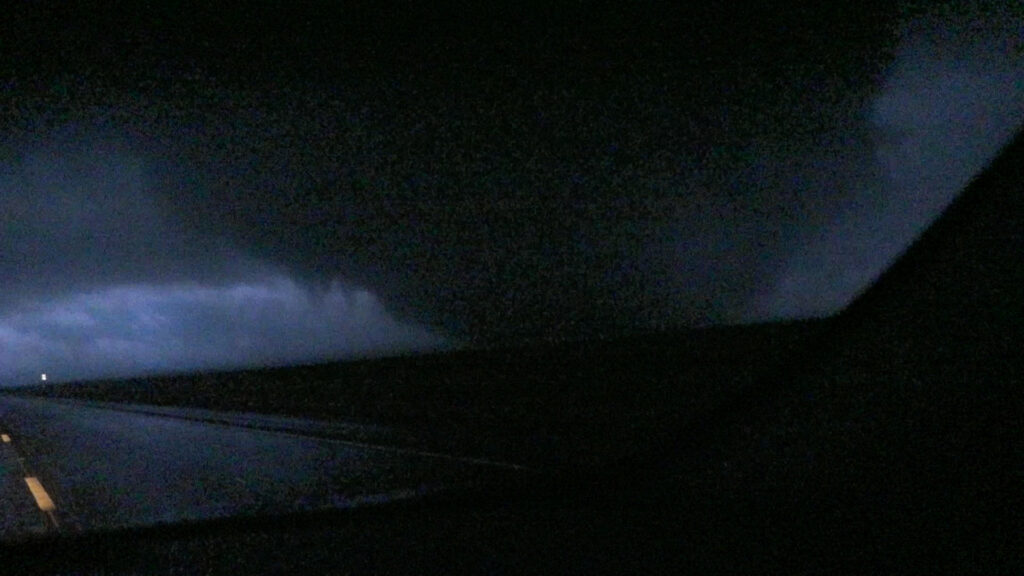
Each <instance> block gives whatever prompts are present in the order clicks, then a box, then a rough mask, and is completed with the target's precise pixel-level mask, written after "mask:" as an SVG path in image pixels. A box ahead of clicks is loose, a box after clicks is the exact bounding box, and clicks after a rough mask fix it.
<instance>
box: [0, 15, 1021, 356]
mask: <svg viewBox="0 0 1024 576" xmlns="http://www.w3.org/2000/svg"><path fill="white" fill-rule="evenodd" d="M441 4H442V6H441V8H440V9H437V8H435V7H434V6H433V5H431V6H430V7H429V8H422V7H421V8H408V10H405V9H403V10H401V11H389V10H388V8H387V7H378V8H375V9H374V10H379V14H377V12H374V10H370V11H369V12H368V13H366V14H364V13H362V12H360V11H359V10H355V12H353V11H352V10H353V9H351V7H350V6H348V5H346V4H345V3H340V4H337V5H336V6H335V7H334V8H330V9H327V8H325V9H324V12H325V13H323V14H321V13H319V12H318V10H313V9H308V8H301V7H300V8H295V9H291V8H289V9H287V10H276V11H275V10H271V9H266V8H254V9H253V12H252V13H251V14H248V13H247V15H245V16H242V15H240V14H232V13H230V12H229V11H220V10H213V11H207V12H202V11H200V12H199V13H196V14H193V13H189V14H188V15H185V14H174V13H172V12H165V13H161V14H157V15H155V16H154V15H153V14H148V13H147V14H146V15H144V16H146V17H145V18H141V17H140V18H139V20H138V21H134V20H133V17H132V16H127V17H125V18H124V19H122V20H125V19H126V21H121V20H119V22H121V24H120V27H119V28H118V30H116V31H113V32H111V33H103V34H99V33H89V32H82V31H77V30H76V31H75V33H73V34H68V35H59V36H55V37H54V38H55V40H54V42H55V43H56V44H60V43H64V45H63V46H64V49H63V52H61V54H63V55H60V56H59V57H57V56H53V55H51V56H49V57H48V56H46V48H45V46H42V45H40V44H39V41H38V38H40V37H47V34H45V33H44V32H46V30H47V28H46V26H49V24H45V25H43V24H39V25H38V26H43V29H42V30H40V29H33V28H32V26H33V25H36V24H32V25H25V26H15V27H14V30H13V31H12V34H5V37H9V38H13V40H12V41H11V42H10V43H9V44H8V45H10V46H14V49H15V55H14V56H12V57H10V58H8V59H7V60H5V63H6V64H10V67H11V68H12V69H13V70H15V71H16V72H15V73H14V74H12V76H11V78H10V79H5V81H6V84H5V85H4V86H5V94H8V95H12V96H13V97H12V98H9V99H8V101H5V102H4V103H3V111H4V112H5V114H4V115H3V116H2V118H3V122H4V124H3V127H4V130H3V133H2V137H0V150H2V152H3V155H2V158H0V192H2V194H0V210H2V212H0V218H3V219H4V220H3V227H2V229H0V247H2V249H3V253H2V254H3V258H2V261H0V274H2V278H3V293H2V295H0V343H2V344H3V346H4V350H5V351H4V352H3V354H4V356H3V357H2V358H0V360H2V361H3V362H5V363H6V365H7V366H10V367H11V368H8V369H7V372H6V373H7V374H15V373H17V374H23V373H35V372H38V371H42V370H43V369H41V368H39V367H38V366H39V365H42V364H45V365H47V366H51V367H50V368H47V370H49V371H51V372H56V373H62V372H63V373H65V374H68V375H72V374H75V375H86V374H88V375H96V374H110V373H130V372H138V371H152V370H172V369H174V370H178V369H186V368H189V367H197V366H212V365H225V364H227V363H256V364H258V363H268V362H269V363H280V362H288V361H296V360H300V359H306V358H314V357H315V358H326V357H330V356H345V355H349V354H352V353H359V354H362V353H387V352H391V351H395V350H399V349H417V348H421V347H424V346H436V345H439V344H440V343H441V342H442V339H443V340H444V341H447V342H449V343H451V342H454V341H465V342H470V343H475V344H481V343H483V344H487V343H495V342H508V341H512V342H518V341H522V340H527V339H548V338H573V337H594V336H601V335H611V334H619V333H622V332H630V331H636V330H648V329H659V328H670V327H685V326H694V325H703V324H710V323H719V322H735V321H750V320H765V319H773V318H780V317H791V316H805V315H816V314H824V313H829V312H831V311H834V310H835V309H837V308H838V307H839V306H841V305H842V304H843V303H845V302H846V301H847V300H848V299H849V298H850V297H852V296H853V295H854V294H855V293H856V292H857V291H858V290H860V289H862V288H863V287H864V286H865V284H866V283H867V282H869V281H870V280H871V278H873V277H874V275H876V274H877V273H878V272H879V271H880V270H881V269H882V268H883V267H884V266H885V265H886V264H887V263H888V262H889V261H890V260H891V258H892V257H893V256H894V255H895V254H896V253H898V251H899V250H901V249H902V247H903V246H905V245H906V243H907V242H908V241H909V240H910V239H911V238H912V237H913V235H914V234H916V233H917V231H919V230H920V229H921V228H922V227H923V226H924V225H925V224H926V223H927V222H928V221H929V220H930V219H931V218H933V217H934V216H935V215H936V213H937V212H938V211H939V210H940V209H941V207H942V206H944V205H945V204H946V203H947V202H948V201H949V199H950V198H951V197H952V195H953V194H955V192H956V191H957V189H958V188H959V187H960V186H961V185H962V184H963V182H964V181H965V179H966V178H969V177H970V175H971V174H973V173H974V172H976V171H977V170H978V169H979V168H981V166H982V165H983V164H984V162H985V161H986V159H987V158H989V157H991V155H992V154H993V153H994V151H995V150H996V148H997V147H998V145H999V143H1000V142H1002V141H1004V140H1005V139H1006V138H1007V137H1008V135H1009V134H1010V132H1011V131H1012V130H1013V129H1014V127H1015V126H1016V125H1018V124H1019V123H1020V121H1021V114H1020V102H1021V101H1022V94H1021V90H1020V82H1021V75H1020V65H1019V58H1020V50H1019V44H1017V45H1015V44H1013V42H1014V40H1013V38H1019V37H1020V35H1019V34H1018V35H1017V36H1014V35H1013V34H1014V29H1013V26H1014V25H1015V24H1014V22H1019V21H1020V19H1019V17H1018V15H1017V14H1016V13H1014V12H1012V11H1009V10H1005V9H1003V10H998V9H993V8H992V7H991V6H990V7H987V8H984V7H983V8H972V9H971V10H974V12H971V11H970V10H968V12H970V13H968V14H965V13H962V12H961V13H956V14H948V13H945V12H943V11H942V10H938V11H937V12H936V13H935V14H932V13H930V12H928V10H925V15H924V16H922V15H920V14H917V15H915V16H913V17H906V16H904V17H903V18H904V19H903V20H900V19H899V18H898V17H897V16H899V14H900V12H897V11H895V10H893V8H892V7H891V6H890V4H891V3H886V2H883V3H879V4H878V5H875V6H874V7H873V8H871V9H869V8H867V7H865V8H863V9H860V8H858V9H857V10H853V12H851V13H844V14H838V15H837V14H833V13H829V12H827V11H820V12H818V11H786V10H778V9H770V8H767V7H748V6H745V5H744V6H738V7H737V8H735V9H734V10H718V9H710V8H708V9H694V10H692V11H680V10H672V9H669V8H666V7H661V6H660V5H655V4H651V5H645V7H644V8H636V9H635V11H629V10H624V9H621V8H618V7H616V6H617V4H609V5H598V4H595V5H594V6H590V5H589V4H586V3H583V4H579V5H577V4H573V5H572V6H573V7H571V8H564V7H563V8H559V7H555V6H552V7H550V8H547V9H544V10H540V11H537V12H536V13H535V12H534V11H530V10H519V9H516V10H509V11H502V10H494V9H491V8H487V9H480V10H468V11H466V10H465V8H466V7H465V6H458V7H454V4H453V5H452V6H448V5H447V4H444V3H441ZM455 4H458V3H455ZM381 6H383V5H381ZM481 6H483V5H481ZM993 6H996V5H995V4H993ZM445 7H448V8H450V9H451V12H450V13H448V12H445ZM40 10H42V9H40ZM47 10H49V9H47ZM887 11H888V12H887ZM424 12H428V13H429V14H428V13H424ZM434 12H436V13H434ZM990 12H991V13H993V14H996V16H985V15H986V14H988V13H990ZM906 13H913V11H912V10H911V11H907V12H906ZM375 14H377V16H374V15H375ZM382 14H383V15H384V17H381V16H380V15H382ZM915 14H916V13H915ZM929 14H931V15H929ZM972 15H973V16H972ZM16 16H17V15H15V16H14V17H12V18H14V19H15V21H17V19H16ZM157 16H159V17H157ZM456 16H458V17H456ZM982 16H985V17H982ZM51 17H53V14H49V13H47V17H46V18H43V17H40V18H38V19H36V21H37V22H51V21H58V20H54V19H53V18H51ZM1015 17H1016V20H1015V19H1014V18H1015ZM48 18H49V19H48ZM8 21H11V20H10V19H9V20H8ZM154 22H156V24H154ZM837 22H841V23H842V25H837V24H836V23H837ZM996 22H997V23H999V26H995V25H993V23H996ZM979 23H980V25H975V24H979ZM29 24H31V23H29ZM172 24H173V25H172ZM897 24H901V25H902V26H903V31H902V36H901V35H899V34H898V33H894V30H898V27H897ZM958 30H966V31H968V32H958ZM51 36H52V35H51ZM58 47H59V46H58ZM350 287H352V288H350ZM354 287H359V288H354ZM342 300H344V301H345V302H346V304H345V305H344V306H342V305H341V304H339V302H340V301H342ZM240 302H241V304H240ZM421 326H429V327H430V328H429V331H428V329H426V328H421ZM14 367H16V368H14Z"/></svg>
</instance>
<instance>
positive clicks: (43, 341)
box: [0, 277, 443, 383]
mask: <svg viewBox="0 0 1024 576" xmlns="http://www.w3.org/2000/svg"><path fill="white" fill-rule="evenodd" d="M441 345H443V341H442V340H441V339H440V338H438V337H436V336H434V335H432V334H430V333H429V332H426V331H425V330H422V329H420V328H416V327H412V326H408V325H404V324H401V323H398V322H396V321H395V320H393V319H392V318H391V317H390V316H389V315H388V313H387V312H386V311H385V310H384V309H383V307H382V306H381V304H380V302H379V301H378V300H377V299H376V298H375V297H374V296H373V295H372V294H371V293H369V292H367V291H365V290H361V289H356V288H351V287H346V286H343V285H340V284H334V285H332V286H330V287H329V288H328V289H326V290H322V291H313V290H310V289H308V288H305V287H303V286H301V285H299V284H296V283H295V282H294V281H291V280H289V279H287V278H283V277H276V278H266V279H263V280H252V281H248V282H238V283H233V284H227V285H220V286H204V285H200V284H195V283H188V284H162V285H121V286H115V287H110V288H105V289H101V290H96V291H91V292H83V293H79V294H75V295H73V296H69V297H65V298H57V299H53V300H47V301H45V302H41V303H38V304H31V305H24V306H21V307H19V308H16V309H14V310H9V311H7V312H6V313H4V314H0V379H3V380H4V381H6V382H7V383H17V382H30V381H32V379H33V378H36V377H38V375H39V374H40V373H48V375H49V377H50V379H51V380H67V379H71V378H83V377H99V376H118V375H125V374H133V373H134V374H145V373H154V372H175V371H181V370H184V369H197V368H225V367H239V366H266V365H275V364H284V363H294V362H303V361H305V362H309V361H316V360H325V359H333V358H338V357H353V356H366V355H377V354H388V353H397V352H407V351H410V350H423V349H434V348H437V347H439V346H441Z"/></svg>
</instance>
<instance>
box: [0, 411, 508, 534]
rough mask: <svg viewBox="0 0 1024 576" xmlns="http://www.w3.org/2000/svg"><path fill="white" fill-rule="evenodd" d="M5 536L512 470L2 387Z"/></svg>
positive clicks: (412, 491)
mask: <svg viewBox="0 0 1024 576" xmlns="http://www.w3.org/2000/svg"><path fill="white" fill-rule="evenodd" d="M0 434H3V435H4V436H3V438H2V439H4V440H6V441H5V442H3V443H0V497H2V498H3V500H2V501H0V509H2V515H0V519H2V521H0V539H9V538H19V537H22V536H25V535H28V534H34V533H39V532H46V531H53V530H59V531H79V530H92V529H97V528H113V527H123V526H137V525H147V524H153V523H162V522H178V521H183V520H198V519H207V518H217V517H226V516H236V515H250V514H261V513H281V512H289V511H305V510H315V509H321V508H330V507H347V506H353V505H358V504H359V503H361V502H367V501H378V500H386V499H394V498H401V497H407V496H411V495H416V494H421V493H425V492H429V491H432V490H436V489H438V488H441V487H450V486H453V485H459V484H464V483H471V482H473V481H475V480H478V479H480V478H483V477H486V476H492V475H494V474H513V473H515V471H514V470H513V469H511V468H505V467H501V466H497V465H492V464H487V463H481V462H478V461H473V460H468V459H459V458H452V457H444V456H442V455H432V454H428V453H417V452H412V451H408V450H392V449H389V448H387V447H383V446H382V447H373V446H360V445H357V444H353V443H348V442H343V441H337V440H329V439H319V438H312V437H308V436H302V435H298V434H288V433H279V432H268V431H263V430H257V429H252V428H247V427H238V426H226V425H219V424H209V423H204V422H196V421H189V420H183V419H180V418H168V417H161V416H154V415H149V414H139V413H132V412H121V411H115V410H109V409H103V408H97V407H92V406H85V405H76V404H70V403H63V402H53V401H47V400H41V399H27V398H15V397H9V396H0Z"/></svg>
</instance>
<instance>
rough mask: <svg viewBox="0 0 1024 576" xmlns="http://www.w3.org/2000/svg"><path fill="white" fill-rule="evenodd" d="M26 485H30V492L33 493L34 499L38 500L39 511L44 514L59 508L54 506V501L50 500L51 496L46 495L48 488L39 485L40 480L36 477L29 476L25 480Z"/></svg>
mask: <svg viewBox="0 0 1024 576" xmlns="http://www.w3.org/2000/svg"><path fill="white" fill-rule="evenodd" d="M25 484H28V490H29V492H31V493H32V497H33V498H35V499H36V504H37V505H38V506H39V509H40V510H42V511H43V512H52V511H53V510H54V509H56V508H57V507H56V506H54V505H53V500H51V499H50V495H49V494H47V493H46V488H43V485H42V484H40V483H39V479H38V478H36V477H35V476H29V477H27V478H25Z"/></svg>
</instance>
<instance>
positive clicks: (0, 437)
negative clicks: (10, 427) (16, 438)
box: [0, 434, 11, 444]
mask: <svg viewBox="0 0 1024 576" xmlns="http://www.w3.org/2000/svg"><path fill="white" fill-rule="evenodd" d="M0 440H3V442H4V444H10V443H11V437H10V436H8V435H7V434H0Z"/></svg>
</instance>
